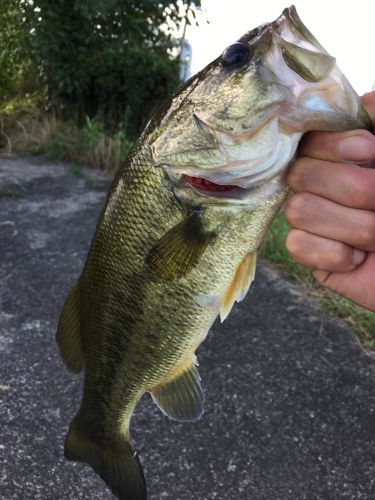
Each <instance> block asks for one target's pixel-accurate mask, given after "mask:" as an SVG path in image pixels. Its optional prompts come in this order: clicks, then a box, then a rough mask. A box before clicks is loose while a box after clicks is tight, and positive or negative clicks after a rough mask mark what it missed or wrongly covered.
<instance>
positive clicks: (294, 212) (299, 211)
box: [284, 193, 309, 226]
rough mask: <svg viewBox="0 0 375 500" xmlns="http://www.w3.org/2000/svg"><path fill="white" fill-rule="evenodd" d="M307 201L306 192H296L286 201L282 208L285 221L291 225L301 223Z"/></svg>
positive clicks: (307, 195)
mask: <svg viewBox="0 0 375 500" xmlns="http://www.w3.org/2000/svg"><path fill="white" fill-rule="evenodd" d="M308 201H309V194H308V193H297V194H295V195H293V196H292V197H291V198H289V200H288V201H287V203H286V205H285V208H284V214H285V217H286V219H287V221H288V222H289V223H290V224H291V225H292V226H293V225H299V224H301V223H302V222H303V220H304V219H305V212H306V206H307V204H308Z"/></svg>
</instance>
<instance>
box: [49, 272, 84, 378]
mask: <svg viewBox="0 0 375 500" xmlns="http://www.w3.org/2000/svg"><path fill="white" fill-rule="evenodd" d="M56 340H57V344H58V346H59V350H60V353H61V356H62V358H63V360H64V362H65V364H66V366H67V367H68V368H69V369H70V370H71V371H72V372H75V373H78V372H80V371H81V370H82V368H83V364H84V356H83V348H82V340H81V327H80V306H79V281H77V283H76V284H75V285H74V287H73V288H72V289H71V290H70V292H69V294H68V296H67V297H66V299H65V303H64V307H63V309H62V312H61V315H60V319H59V323H58V325H57V334H56Z"/></svg>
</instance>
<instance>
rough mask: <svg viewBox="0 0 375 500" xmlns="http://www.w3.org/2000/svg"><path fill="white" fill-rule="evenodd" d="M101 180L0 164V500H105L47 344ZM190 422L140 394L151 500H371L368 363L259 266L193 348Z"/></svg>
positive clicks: (348, 339) (77, 264) (297, 292)
mask: <svg viewBox="0 0 375 500" xmlns="http://www.w3.org/2000/svg"><path fill="white" fill-rule="evenodd" d="M109 184H110V181H109V179H108V177H106V176H105V175H103V174H99V173H95V172H92V171H90V170H85V169H83V170H81V171H80V170H78V169H77V168H75V169H74V171H72V170H71V168H70V167H69V166H67V165H63V164H58V163H52V162H51V161H47V160H42V159H10V158H1V159H0V207H1V208H0V213H1V217H0V256H1V262H0V265H1V269H0V273H1V274H0V498H1V499H4V500H12V499H17V500H20V499H21V500H24V499H33V500H34V499H43V500H63V499H64V500H66V499H72V500H73V499H74V500H77V499H90V500H96V499H102V500H106V499H111V498H113V497H112V496H111V494H110V493H109V492H108V489H107V488H106V486H105V485H104V483H103V482H102V481H101V480H100V479H99V478H98V477H97V476H96V475H95V474H94V472H93V471H92V470H91V469H90V468H89V467H88V466H85V465H84V464H75V463H71V462H67V461H65V459H64V457H63V442H64V438H65V434H66V431H67V427H68V424H69V422H70V420H71V418H72V416H73V415H74V414H75V412H76V410H77V408H78V404H79V399H80V393H81V385H82V377H81V376H75V375H72V374H70V373H69V372H68V371H67V370H66V369H65V367H64V365H63V363H62V362H61V360H60V359H59V355H58V352H57V349H56V345H55V341H54V335H55V329H56V323H57V319H58V315H59V312H60V310H61V307H62V304H63V300H64V297H65V295H66V293H67V292H68V290H69V288H70V287H71V285H72V284H73V283H74V281H75V279H76V278H77V276H78V275H79V272H80V269H81V267H82V265H83V262H84V260H85V256H86V252H87V250H88V246H89V243H90V239H91V236H92V234H93V231H94V228H95V223H96V219H97V216H98V213H99V210H100V207H101V204H102V201H103V198H104V195H105V192H106V190H107V189H108V187H109ZM198 358H199V361H200V373H201V376H202V381H203V386H204V389H205V395H206V403H205V414H204V416H203V418H202V419H201V420H200V421H199V422H197V423H195V424H188V423H186V424H178V423H175V422H171V421H169V420H168V419H167V418H166V417H164V416H163V415H161V413H160V412H159V410H158V409H157V408H156V407H155V405H153V403H152V401H151V400H150V398H149V397H144V398H143V399H142V400H141V402H140V404H139V405H138V407H137V409H136V413H135V417H134V419H133V421H132V436H133V443H134V444H135V446H136V447H137V449H138V451H139V454H140V457H141V461H142V463H143V464H144V470H145V475H146V479H147V485H148V490H149V499H150V500H160V499H163V500H164V499H171V500H172V499H173V500H193V499H200V500H211V499H219V500H235V499H245V500H247V499H249V500H250V499H251V500H302V499H308V500H310V499H311V500H319V499H322V500H326V499H327V500H335V499H350V500H354V499H366V500H373V499H375V384H374V374H375V371H374V360H372V359H371V358H369V357H368V356H366V355H365V354H364V352H363V351H362V350H361V349H360V348H359V346H358V345H357V342H356V340H355V337H354V336H353V334H352V333H351V332H350V330H348V328H346V327H343V326H342V325H340V324H339V323H338V322H337V321H332V320H330V319H328V318H327V317H326V316H325V315H324V314H323V313H322V312H321V311H320V310H319V309H318V308H317V307H315V306H314V304H312V303H311V302H310V301H309V299H308V297H306V296H305V294H304V292H303V290H301V289H300V288H299V287H297V286H295V285H292V284H290V283H289V282H288V281H286V280H285V279H283V278H282V277H281V276H280V275H279V273H278V272H276V271H275V270H274V269H272V268H271V267H270V266H268V265H265V264H264V263H261V265H260V266H259V267H258V270H257V276H256V282H255V284H254V285H253V287H252V290H251V292H250V294H249V295H248V297H247V299H246V300H245V301H244V302H243V303H241V304H240V305H238V306H237V307H235V309H234V310H233V311H232V313H231V315H230V316H229V318H228V319H227V320H226V321H225V323H224V324H223V325H220V324H219V323H216V324H215V325H214V328H213V329H212V332H211V333H210V334H209V336H208V338H207V340H206V342H205V343H204V345H203V347H201V349H200V350H199V352H198Z"/></svg>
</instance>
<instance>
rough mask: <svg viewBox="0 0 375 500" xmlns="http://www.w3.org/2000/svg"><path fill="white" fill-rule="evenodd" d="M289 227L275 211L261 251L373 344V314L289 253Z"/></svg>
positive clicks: (360, 335) (374, 338)
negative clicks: (321, 280) (325, 284)
mask: <svg viewBox="0 0 375 500" xmlns="http://www.w3.org/2000/svg"><path fill="white" fill-rule="evenodd" d="M288 231H289V226H288V223H287V221H286V219H285V217H284V215H283V214H282V213H280V214H278V216H277V217H276V219H275V220H274V222H273V224H272V227H271V231H270V232H269V235H268V238H267V241H266V242H265V244H264V246H263V249H262V255H263V256H264V257H265V258H266V259H267V260H269V261H270V262H272V263H274V264H276V266H277V267H279V268H280V269H281V270H282V271H283V273H284V274H285V275H286V276H287V277H289V278H292V279H294V280H296V281H298V282H299V283H300V284H301V285H303V286H304V287H306V289H307V290H308V294H309V295H310V296H313V297H314V298H315V299H316V300H317V302H318V303H319V304H320V305H321V306H322V307H323V308H324V309H325V310H326V311H327V312H328V313H330V314H332V315H334V316H335V317H338V318H340V319H342V320H344V321H345V322H347V323H349V325H350V326H351V327H352V328H353V330H354V331H356V332H357V333H358V335H359V339H360V341H361V342H362V343H363V345H364V346H365V347H374V346H375V314H374V313H371V312H368V311H366V310H365V309H363V308H361V307H359V306H356V305H355V304H353V303H352V302H350V301H349V300H346V299H344V298H343V297H340V296H339V295H337V294H336V293H334V292H331V291H330V290H328V289H326V288H323V287H322V286H320V285H319V284H318V283H317V282H316V281H315V279H314V278H313V277H312V275H311V273H310V272H309V271H308V270H307V269H306V268H305V267H303V266H301V265H299V264H297V263H296V262H295V261H294V260H293V259H292V258H291V256H290V255H289V253H288V251H287V249H286V247H285V243H284V242H285V237H286V235H287V233H288Z"/></svg>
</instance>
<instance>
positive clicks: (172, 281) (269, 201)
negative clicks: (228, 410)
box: [57, 7, 371, 500]
mask: <svg viewBox="0 0 375 500" xmlns="http://www.w3.org/2000/svg"><path fill="white" fill-rule="evenodd" d="M354 128H368V129H370V128H371V125H370V120H369V117H368V116H367V113H366V111H365V110H364V108H363V107H362V106H361V103H360V100H359V97H358V96H357V94H356V93H355V91H354V90H353V89H352V87H351V86H350V84H349V83H348V81H347V79H346V78H345V77H344V75H343V74H342V72H341V71H340V70H339V68H338V67H337V65H336V62H335V59H334V58H333V57H331V56H330V55H329V54H328V53H327V51H326V50H325V49H324V48H323V47H322V46H321V45H320V44H319V42H318V41H317V40H316V39H315V37H314V36H313V35H312V34H311V33H310V32H309V31H308V30H307V29H306V27H305V26H304V25H303V24H302V22H301V20H300V19H299V17H298V15H297V13H296V10H295V8H294V7H291V8H288V9H285V10H284V12H283V13H282V15H281V16H280V17H279V18H278V19H276V21H274V22H272V23H267V24H264V25H262V26H260V27H258V28H256V29H254V30H252V31H250V32H248V33H246V34H245V35H244V36H243V37H242V38H241V39H240V40H239V41H237V42H236V43H234V44H233V45H231V46H229V47H228V48H226V49H225V50H224V52H223V54H222V55H221V56H220V57H218V58H217V59H216V60H214V61H213V62H212V63H211V64H209V65H208V66H207V67H206V68H205V69H203V70H202V71H201V72H200V73H198V74H197V75H195V76H193V77H192V78H191V79H190V80H189V81H188V82H187V83H186V84H184V85H183V86H182V87H181V88H180V89H179V90H178V91H177V92H176V93H175V95H173V96H172V97H171V99H170V100H169V101H168V102H167V103H165V105H164V107H163V108H162V109H161V110H160V111H159V113H158V114H156V115H155V116H154V118H153V119H152V120H151V121H150V123H149V124H148V125H147V127H146V129H145V131H144V132H143V134H142V135H141V137H140V138H139V140H138V142H137V143H136V144H135V146H134V148H133V150H132V152H131V154H130V156H129V157H128V159H127V161H126V163H125V164H124V165H123V167H122V168H121V170H120V171H119V172H118V174H117V176H116V178H115V180H114V182H113V185H112V188H111V190H110V192H109V194H108V196H107V199H106V202H105V205H104V208H103V211H102V213H101V216H100V218H99V221H98V224H97V228H96V232H95V235H94V238H93V240H92V244H91V248H90V251H89V254H88V257H87V261H86V264H85V266H84V269H83V271H82V274H81V276H80V278H79V279H78V282H77V284H76V285H75V286H74V287H73V289H72V290H71V292H70V293H69V295H68V297H67V299H66V301H65V304H64V308H63V311H62V314H61V317H60V321H59V325H58V332H57V341H58V345H59V348H60V351H61V354H62V357H63V359H64V361H65V363H66V365H67V366H68V367H69V368H70V369H71V370H72V371H73V372H79V371H81V370H83V369H84V371H85V378H84V391H83V398H82V403H81V407H80V409H79V411H78V413H77V415H76V416H75V417H74V419H73V421H72V423H71V426H70V430H69V434H68V436H67V439H66V443H65V455H66V457H67V458H68V459H70V460H79V461H83V462H86V463H88V464H90V465H91V466H92V467H93V469H94V470H95V471H96V472H97V473H98V474H99V475H100V476H101V477H102V478H103V479H104V481H105V482H106V483H107V484H108V485H109V487H110V488H111V490H112V491H113V493H114V494H115V495H117V496H118V498H120V499H123V500H142V499H145V498H146V487H145V481H144V477H143V473H142V468H141V464H140V461H139V459H138V456H137V453H136V452H135V451H134V450H133V448H132V446H131V444H130V437H129V423H130V419H131V416H132V413H133V410H134V408H135V406H136V404H137V402H138V401H139V399H140V398H141V396H142V395H143V394H144V393H145V392H148V393H149V394H151V396H152V398H153V400H154V401H155V403H156V404H157V405H158V407H159V408H160V409H161V411H162V412H163V413H164V414H166V415H168V416H169V417H170V418H172V419H175V420H185V421H192V420H196V419H198V418H199V417H200V416H201V415H202V412H203V400H204V395H203V390H202V387H201V382H200V377H199V373H198V368H197V361H196V356H195V351H196V349H197V348H198V346H199V345H200V344H201V343H202V341H203V340H204V339H205V337H206V335H207V332H208V330H209V328H210V327H211V325H212V323H213V322H214V320H215V319H216V317H217V316H218V315H220V316H221V319H222V320H224V319H225V317H226V316H227V315H228V314H229V312H230V310H231V308H232V306H233V304H234V303H235V302H236V301H237V302H238V301H240V300H242V299H243V298H244V297H245V295H246V293H247V291H248V289H249V287H250V284H251V282H252V280H253V278H254V272H255V260H256V252H257V250H258V248H259V246H260V245H261V243H262V241H263V239H264V237H265V235H266V233H267V230H268V228H269V226H270V223H271V221H272V219H273V217H274V216H275V214H276V213H277V211H278V210H279V209H280V207H281V206H282V205H283V203H284V201H285V198H286V196H287V188H286V186H285V183H284V173H285V170H286V168H287V166H288V164H289V162H290V161H291V160H292V159H293V157H294V154H295V151H296V148H297V145H298V142H299V140H300V138H301V136H302V134H303V133H304V132H306V131H309V130H336V131H338V130H347V129H354Z"/></svg>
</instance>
